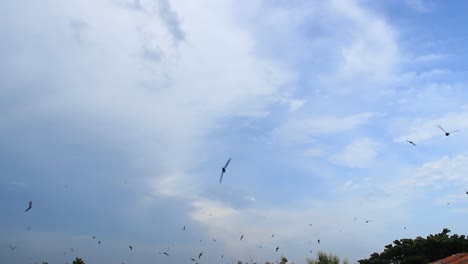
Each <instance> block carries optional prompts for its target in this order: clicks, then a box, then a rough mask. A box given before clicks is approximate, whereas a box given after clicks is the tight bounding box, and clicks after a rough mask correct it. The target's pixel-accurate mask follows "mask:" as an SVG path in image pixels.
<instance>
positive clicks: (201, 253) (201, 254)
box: [198, 251, 203, 259]
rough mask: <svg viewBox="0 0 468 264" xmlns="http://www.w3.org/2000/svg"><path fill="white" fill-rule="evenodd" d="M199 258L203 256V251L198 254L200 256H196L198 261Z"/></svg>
mask: <svg viewBox="0 0 468 264" xmlns="http://www.w3.org/2000/svg"><path fill="white" fill-rule="evenodd" d="M201 256H203V251H202V252H200V254H198V259H200V258H201Z"/></svg>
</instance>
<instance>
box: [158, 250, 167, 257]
mask: <svg viewBox="0 0 468 264" xmlns="http://www.w3.org/2000/svg"><path fill="white" fill-rule="evenodd" d="M158 253H159V254H164V255H166V256H168V257H169V254H168V253H167V252H161V251H159V252H158Z"/></svg>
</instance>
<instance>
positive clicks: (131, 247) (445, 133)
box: [10, 125, 468, 264]
mask: <svg viewBox="0 0 468 264" xmlns="http://www.w3.org/2000/svg"><path fill="white" fill-rule="evenodd" d="M436 126H437V127H438V128H439V129H441V130H442V131H443V132H444V135H445V136H447V137H448V136H450V134H452V133H455V132H458V131H459V130H458V129H457V130H453V131H447V130H445V129H444V128H443V127H441V126H440V125H436ZM405 141H406V142H408V143H409V144H411V145H413V146H416V143H414V142H413V141H411V140H405ZM230 162H231V158H229V159H228V160H227V161H226V163H225V164H224V166H223V167H221V175H220V177H219V183H220V184H221V183H222V181H223V176H224V174H225V173H226V170H227V167H228V165H229V163H230ZM66 187H67V186H66ZM465 194H467V195H468V190H466V189H465ZM449 204H450V203H447V205H449ZM31 209H32V201H29V203H28V207H27V208H26V210H25V212H29V211H30V210H31ZM356 220H358V218H354V221H356ZM364 221H365V223H366V224H368V223H370V222H372V221H373V220H369V219H364ZM309 226H312V224H309ZM29 229H30V227H29V226H28V227H27V230H29ZM404 229H406V227H404ZM182 230H183V231H185V230H186V226H184V227H183V228H182ZM244 236H245V234H242V235H241V236H240V240H241V241H242V240H243V239H244ZM274 236H275V234H272V235H271V237H272V238H273V237H274ZM92 238H93V240H95V239H96V236H93V237H92ZM201 241H202V240H200V242H201ZM212 241H213V242H216V239H214V238H213V239H212ZM97 243H98V244H101V241H100V240H98V242H97ZM308 243H311V241H309V242H308ZM317 243H318V244H320V239H317ZM128 247H129V249H130V250H133V246H132V245H129V246H128ZM258 247H260V248H262V246H258ZM10 249H11V250H15V249H16V246H13V245H10ZM279 249H280V247H279V246H277V247H275V252H278V250H279ZM70 251H74V249H73V248H71V249H70ZM168 252H169V248H168V250H166V251H158V254H162V255H165V256H167V257H169V256H171V255H170V254H169V253H168ZM203 253H204V251H201V252H200V253H199V254H198V258H191V259H190V260H191V261H193V262H198V261H199V260H200V259H201V258H202V257H203ZM310 253H312V250H310ZM64 254H66V253H65V252H64ZM221 258H224V255H223V254H222V255H221ZM197 259H198V260H197ZM123 264H125V263H123Z"/></svg>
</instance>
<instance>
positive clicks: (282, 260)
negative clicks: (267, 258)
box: [279, 257, 288, 264]
mask: <svg viewBox="0 0 468 264" xmlns="http://www.w3.org/2000/svg"><path fill="white" fill-rule="evenodd" d="M286 263H288V259H287V258H286V257H281V262H280V263H279V264H286Z"/></svg>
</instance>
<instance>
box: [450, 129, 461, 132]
mask: <svg viewBox="0 0 468 264" xmlns="http://www.w3.org/2000/svg"><path fill="white" fill-rule="evenodd" d="M458 131H460V130H458V129H457V130H454V131H450V132H449V133H453V132H458Z"/></svg>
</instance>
